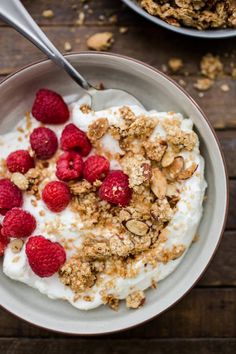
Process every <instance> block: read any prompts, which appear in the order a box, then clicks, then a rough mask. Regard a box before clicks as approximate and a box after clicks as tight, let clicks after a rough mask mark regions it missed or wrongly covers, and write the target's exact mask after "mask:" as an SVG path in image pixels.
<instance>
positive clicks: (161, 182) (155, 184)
mask: <svg viewBox="0 0 236 354" xmlns="http://www.w3.org/2000/svg"><path fill="white" fill-rule="evenodd" d="M166 189H167V181H166V178H165V176H164V174H163V173H162V172H161V170H159V168H153V169H152V177H151V190H152V191H153V193H154V194H155V196H156V197H157V198H159V199H163V198H165V195H166Z"/></svg>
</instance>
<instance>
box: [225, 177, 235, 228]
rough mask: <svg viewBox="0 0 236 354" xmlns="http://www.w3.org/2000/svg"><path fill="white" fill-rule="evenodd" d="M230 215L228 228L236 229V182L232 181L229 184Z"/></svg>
mask: <svg viewBox="0 0 236 354" xmlns="http://www.w3.org/2000/svg"><path fill="white" fill-rule="evenodd" d="M229 187H230V188H229V215H228V221H227V224H226V228H227V229H230V230H233V229H236V180H230V184H229Z"/></svg>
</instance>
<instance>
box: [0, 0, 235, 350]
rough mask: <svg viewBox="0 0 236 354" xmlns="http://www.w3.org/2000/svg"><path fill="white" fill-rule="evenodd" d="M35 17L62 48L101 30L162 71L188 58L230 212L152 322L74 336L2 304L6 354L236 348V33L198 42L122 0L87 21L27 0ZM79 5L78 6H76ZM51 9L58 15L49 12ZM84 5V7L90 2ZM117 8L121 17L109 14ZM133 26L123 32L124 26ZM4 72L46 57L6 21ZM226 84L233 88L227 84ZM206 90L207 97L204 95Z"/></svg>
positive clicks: (94, 1) (51, 3)
mask: <svg viewBox="0 0 236 354" xmlns="http://www.w3.org/2000/svg"><path fill="white" fill-rule="evenodd" d="M23 3H24V4H25V6H26V7H27V8H28V10H29V11H30V13H31V14H32V16H33V17H34V18H35V19H36V20H37V22H38V23H39V24H40V25H41V26H42V27H43V29H44V30H45V32H46V33H47V35H48V36H49V38H50V39H52V41H53V42H54V43H55V44H56V45H57V46H58V48H59V49H61V50H63V48H64V43H65V41H69V42H70V43H71V45H72V50H73V51H81V50H85V49H87V48H86V38H87V37H88V36H89V35H91V34H93V33H96V32H100V31H111V32H113V33H114V36H115V43H114V45H113V48H112V51H113V52H116V53H121V54H125V55H128V56H131V57H134V58H137V59H139V60H142V61H144V62H146V63H148V64H151V65H153V66H154V67H156V68H158V69H160V70H163V69H165V67H166V64H167V62H168V60H169V59H170V58H171V57H178V58H182V59H183V61H184V68H183V69H182V70H181V72H180V74H178V75H172V76H173V78H174V79H175V80H177V81H179V80H184V81H185V83H186V86H185V88H186V90H187V91H188V92H190V94H191V95H192V96H193V97H194V98H195V99H196V101H197V102H198V103H199V104H200V106H201V107H202V108H203V109H204V110H205V112H206V114H207V116H208V117H209V119H210V121H211V122H212V124H213V125H214V127H215V128H216V130H217V135H218V137H219V139H220V141H221V144H222V146H223V149H224V153H225V156H226V160H227V165H228V171H229V176H230V199H231V204H230V210H229V217H228V222H227V227H226V231H225V233H224V237H223V241H222V243H221V245H220V248H219V250H218V252H217V254H216V256H215V258H214V260H213V261H212V263H211V265H210V267H209V268H208V270H207V272H206V273H205V275H204V276H203V278H202V279H201V281H200V282H199V283H198V285H197V286H196V287H195V288H194V289H193V290H192V291H191V292H190V293H189V294H188V295H187V296H185V297H184V299H183V300H181V301H180V302H179V303H178V304H177V305H176V306H174V307H173V308H172V309H170V310H168V311H167V312H166V313H164V314H162V315H161V316H160V317H158V318H156V319H154V320H153V321H151V322H149V323H147V324H145V325H142V326H140V327H138V328H136V329H132V330H129V331H126V332H123V333H119V334H114V335H111V336H105V337H93V338H89V339H87V338H85V337H68V336H63V335H61V334H56V333H52V332H50V331H46V330H43V329H40V328H37V327H34V326H32V325H30V324H28V323H26V322H24V321H22V320H20V319H17V318H15V317H14V316H12V315H10V314H9V313H7V312H6V311H5V310H3V309H0V337H1V338H0V352H1V353H8V354H12V353H14V354H18V353H24V354H28V353H35V354H37V353H50V354H54V353H56V354H62V353H63V354H64V353H65V354H70V353H77V352H78V353H93V354H100V353H101V354H102V353H117V354H118V353H119V354H121V353H128V352H129V351H131V352H132V353H140V354H141V353H146V354H148V353H157V352H158V353H168V354H169V353H172V352H173V353H181V354H185V353H189V352H190V351H191V352H192V353H198V354H202V353H204V354H205V353H224V354H229V353H235V352H236V339H235V337H236V179H235V177H236V161H235V157H236V154H235V149H236V130H235V128H236V79H232V78H231V77H230V75H229V73H230V70H231V69H230V65H232V64H231V63H232V62H234V63H235V64H236V61H235V49H236V38H235V39H227V40H211V41H207V40H200V39H199V40H198V39H195V38H188V37H183V36H180V35H176V34H174V33H172V32H169V31H167V30H164V29H162V28H159V27H157V26H155V25H153V24H151V23H149V22H146V21H145V20H143V19H142V18H140V17H138V16H137V15H136V14H134V13H132V12H131V11H130V10H128V9H127V8H125V7H124V6H123V5H122V3H121V1H119V0H90V1H87V2H85V3H84V4H88V5H89V8H90V9H92V10H93V11H92V13H89V14H88V11H85V10H83V11H84V12H85V14H86V16H85V23H84V24H83V25H82V26H78V25H76V20H77V19H78V10H82V9H83V6H84V4H82V1H79V0H63V1H62V0H37V1H31V0H24V1H23ZM75 4H77V10H76V9H75V6H73V5H75ZM48 8H50V9H52V10H53V11H54V17H53V18H51V19H46V18H44V17H43V16H42V15H41V14H42V11H43V10H46V9H48ZM85 9H86V7H85ZM114 14H118V22H117V23H112V22H113V21H111V19H110V20H109V18H110V17H111V16H112V15H114ZM121 26H127V27H128V32H127V33H126V34H123V35H122V34H120V33H119V28H120V27H121ZM0 51H1V54H0V55H1V59H0V78H4V77H5V76H6V75H8V74H10V73H11V72H13V71H15V70H17V69H18V68H20V67H22V66H23V65H25V64H28V63H30V62H33V61H34V60H36V59H40V58H43V55H42V54H41V53H40V52H39V51H38V50H37V49H36V48H35V47H34V46H33V45H31V44H30V43H29V42H27V41H26V40H25V39H24V38H22V37H21V36H20V35H19V34H18V33H16V32H15V31H14V30H13V29H11V28H9V27H7V26H5V25H3V24H2V25H1V27H0ZM208 52H211V53H213V54H218V55H220V57H221V59H222V61H223V63H224V65H225V71H226V75H225V77H224V78H221V79H218V80H217V81H216V82H215V84H214V86H213V87H212V88H211V89H210V90H209V91H207V92H205V93H204V96H203V97H199V91H197V90H196V89H194V88H193V83H194V82H195V81H196V79H197V78H198V77H199V63H200V59H201V57H202V56H203V55H204V54H206V53H208ZM222 84H227V85H228V86H229V88H230V90H229V91H228V92H223V91H222V90H221V86H222ZM200 96H201V95H200Z"/></svg>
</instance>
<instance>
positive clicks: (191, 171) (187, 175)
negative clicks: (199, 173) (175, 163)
mask: <svg viewBox="0 0 236 354" xmlns="http://www.w3.org/2000/svg"><path fill="white" fill-rule="evenodd" d="M197 168H198V165H197V164H196V163H195V162H193V163H192V165H191V166H190V167H188V168H186V169H185V170H183V171H182V172H180V173H179V175H178V179H179V180H185V179H188V178H190V177H192V175H193V174H194V172H195V171H196V169H197Z"/></svg>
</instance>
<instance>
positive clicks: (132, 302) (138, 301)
mask: <svg viewBox="0 0 236 354" xmlns="http://www.w3.org/2000/svg"><path fill="white" fill-rule="evenodd" d="M144 302H145V295H144V292H143V291H135V292H133V293H131V294H130V295H128V296H127V298H126V306H127V307H128V308H130V309H138V308H139V307H141V306H143V305H144Z"/></svg>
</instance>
